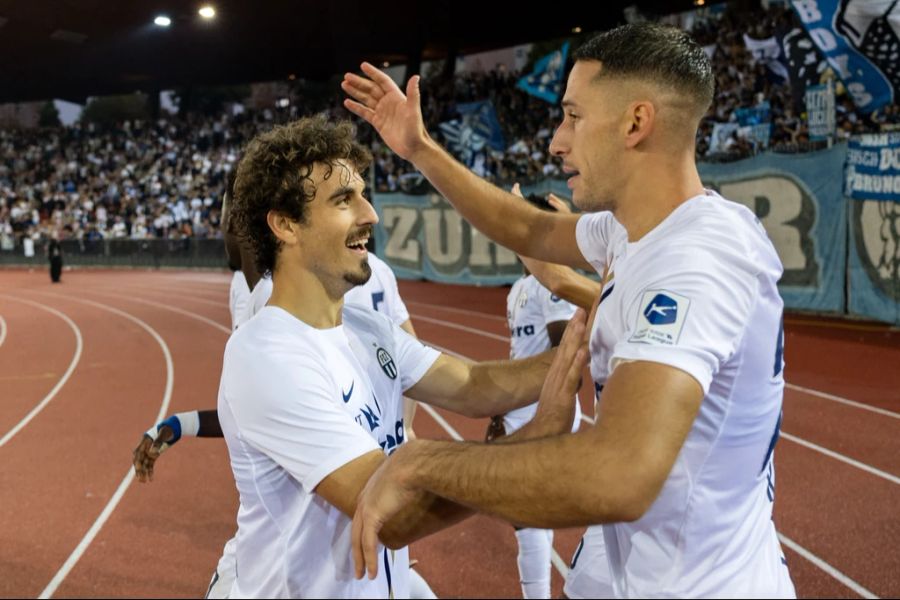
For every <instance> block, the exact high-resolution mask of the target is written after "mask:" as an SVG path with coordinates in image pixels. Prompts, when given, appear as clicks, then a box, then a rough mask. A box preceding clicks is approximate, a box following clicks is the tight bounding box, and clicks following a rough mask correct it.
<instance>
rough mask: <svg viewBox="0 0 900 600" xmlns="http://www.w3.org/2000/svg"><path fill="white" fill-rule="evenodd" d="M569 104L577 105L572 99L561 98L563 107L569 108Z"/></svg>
mask: <svg viewBox="0 0 900 600" xmlns="http://www.w3.org/2000/svg"><path fill="white" fill-rule="evenodd" d="M570 106H577V104H576V103H575V102H574V101H572V100H563V101H562V107H563V108H569V107H570Z"/></svg>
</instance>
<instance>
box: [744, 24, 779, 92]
mask: <svg viewBox="0 0 900 600" xmlns="http://www.w3.org/2000/svg"><path fill="white" fill-rule="evenodd" d="M744 45H745V46H746V47H747V50H748V51H749V52H750V54H751V55H752V56H753V60H754V62H758V63H762V64H764V65H766V67H768V69H769V70H770V71H772V72H773V73H775V75H777V76H778V77H780V78H781V79H783V80H785V81H787V80H788V78H789V77H790V73H788V70H787V67H786V66H785V65H784V63H783V62H781V57H782V53H781V45H780V44H779V43H778V40H777V39H776V38H775V36H772V37H768V38H766V39H764V40H756V39H753V38H752V37H750V36H749V35H747V34H746V33H745V34H744Z"/></svg>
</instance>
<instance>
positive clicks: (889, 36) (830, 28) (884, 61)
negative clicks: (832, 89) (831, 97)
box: [791, 0, 900, 113]
mask: <svg viewBox="0 0 900 600" xmlns="http://www.w3.org/2000/svg"><path fill="white" fill-rule="evenodd" d="M791 4H792V5H793V7H794V11H795V12H796V13H797V16H798V17H800V21H801V22H802V23H803V26H804V27H805V28H806V30H807V31H808V32H809V35H810V37H811V38H812V39H813V41H814V42H815V43H816V45H817V46H818V47H819V50H821V51H822V54H824V55H825V58H826V59H827V60H828V64H830V65H831V67H832V68H833V69H834V70H835V72H837V74H838V76H839V77H840V78H841V79H842V80H843V82H844V85H845V86H846V87H847V91H849V92H850V94H851V95H852V96H853V102H854V103H855V104H856V106H857V107H858V108H859V109H860V110H862V111H864V112H867V113H869V112H872V111H873V110H877V109H879V108H881V107H882V106H884V105H886V104H891V103H892V102H893V101H894V98H896V97H897V92H898V91H900V60H897V51H898V47H900V3H898V2H885V1H884V0H817V1H816V2H809V1H807V0H791Z"/></svg>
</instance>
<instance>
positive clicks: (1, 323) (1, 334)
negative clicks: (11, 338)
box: [0, 315, 6, 346]
mask: <svg viewBox="0 0 900 600" xmlns="http://www.w3.org/2000/svg"><path fill="white" fill-rule="evenodd" d="M5 341H6V319H4V318H3V315H0V346H2V345H3V342H5Z"/></svg>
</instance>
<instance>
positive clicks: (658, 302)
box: [644, 294, 678, 325]
mask: <svg viewBox="0 0 900 600" xmlns="http://www.w3.org/2000/svg"><path fill="white" fill-rule="evenodd" d="M644 318H645V319H647V321H649V322H650V324H651V325H671V324H672V323H674V322H675V321H676V319H678V302H676V301H675V300H673V299H672V298H669V297H668V296H666V295H665V294H657V295H655V296H653V300H651V301H650V303H649V304H648V305H647V308H645V309H644Z"/></svg>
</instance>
